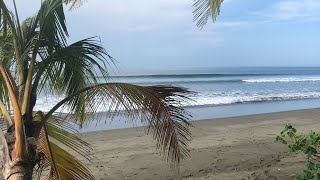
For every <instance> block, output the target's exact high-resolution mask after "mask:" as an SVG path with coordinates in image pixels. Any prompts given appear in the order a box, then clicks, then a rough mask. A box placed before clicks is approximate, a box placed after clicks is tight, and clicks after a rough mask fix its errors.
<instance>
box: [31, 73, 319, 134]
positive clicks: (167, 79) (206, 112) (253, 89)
mask: <svg viewBox="0 0 320 180" xmlns="http://www.w3.org/2000/svg"><path fill="white" fill-rule="evenodd" d="M112 79H113V80H114V81H117V82H128V83H133V84H137V85H172V86H181V87H186V88H189V89H190V90H192V91H195V92H197V94H196V95H193V96H192V97H191V98H192V99H193V100H194V101H190V102H189V103H188V105H187V106H188V107H187V109H188V110H189V111H190V112H192V114H193V116H194V117H193V120H199V119H208V118H219V117H232V116H240V115H249V114H259V113H268V112H279V111H286V110H296V109H307V108H318V107H320V67H295V68H289V67H282V68H274V67H273V68H272V67H264V68H262V67H254V68H253V67H252V68H213V69H210V68H207V69H198V70H189V71H179V73H161V74H159V73H149V74H143V75H136V74H135V75H131V76H130V75H126V76H114V77H113V78H112ZM59 99H60V98H59V97H57V96H54V95H51V96H49V95H46V96H45V95H42V96H41V97H40V98H39V100H38V105H37V106H36V107H37V109H42V110H44V111H46V110H48V109H50V106H49V104H52V103H54V102H58V101H59ZM100 111H101V112H103V111H105V110H104V109H101V110H100ZM102 122H103V124H104V125H103V126H102V125H101V124H102ZM102 122H100V123H98V124H100V125H98V128H97V127H95V124H94V125H88V126H87V127H86V128H85V129H84V130H85V131H87V130H92V128H95V130H103V129H114V128H124V127H132V124H125V123H123V121H122V120H119V121H118V120H114V121H113V122H112V123H111V124H110V123H109V121H108V120H105V119H103V120H102ZM105 122H106V123H105ZM136 125H137V126H139V125H140V124H139V123H137V124H136Z"/></svg>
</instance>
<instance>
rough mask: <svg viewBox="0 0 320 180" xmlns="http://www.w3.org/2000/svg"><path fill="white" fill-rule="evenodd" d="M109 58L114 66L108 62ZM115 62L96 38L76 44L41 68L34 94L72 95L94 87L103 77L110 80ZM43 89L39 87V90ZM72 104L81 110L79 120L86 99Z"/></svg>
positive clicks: (38, 66) (58, 50)
mask: <svg viewBox="0 0 320 180" xmlns="http://www.w3.org/2000/svg"><path fill="white" fill-rule="evenodd" d="M105 56H106V57H108V58H109V59H110V62H109V61H107V59H106V58H105ZM113 61H114V60H113V58H112V57H111V56H110V55H109V54H108V53H107V52H106V51H105V50H104V48H103V47H102V46H101V45H100V44H99V42H98V41H96V40H95V39H94V38H88V39H84V40H81V41H78V42H75V43H73V44H71V45H69V46H67V47H64V48H62V49H57V50H56V51H55V52H53V53H52V54H51V55H48V56H47V58H46V59H44V60H43V61H42V62H39V63H38V64H37V69H38V72H37V73H36V77H35V80H34V84H33V90H32V91H33V92H34V93H36V90H38V92H37V93H39V92H41V91H42V90H49V92H48V93H53V92H55V93H60V94H66V95H67V96H68V95H71V94H73V93H75V92H76V91H78V90H80V89H82V88H84V87H87V86H88V85H90V84H97V83H98V82H99V79H98V78H97V77H99V76H101V77H102V78H103V80H107V79H108V77H109V75H108V71H107V70H106V68H107V65H106V64H105V63H113ZM38 86H39V87H38ZM70 104H74V106H73V108H74V109H77V111H75V113H77V114H78V115H79V116H80V115H81V114H82V112H83V111H82V109H83V108H84V107H85V105H86V104H85V103H84V100H83V97H82V96H78V97H77V98H74V99H73V101H72V102H70Z"/></svg>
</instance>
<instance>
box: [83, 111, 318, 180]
mask: <svg viewBox="0 0 320 180" xmlns="http://www.w3.org/2000/svg"><path fill="white" fill-rule="evenodd" d="M287 123H290V124H292V125H294V126H295V127H297V128H298V130H299V132H307V131H308V130H310V129H314V130H318V129H320V109H310V110H298V111H290V112H281V113H270V114H262V115H252V116H242V117H234V118H223V119H214V120H202V121H196V122H194V123H193V125H194V128H192V134H193V141H192V143H191V144H190V149H191V157H190V158H188V159H185V160H183V162H182V163H181V169H180V173H178V172H177V171H175V170H172V169H171V168H170V167H169V166H168V163H167V162H166V161H163V160H162V158H161V157H160V156H159V154H158V153H157V152H156V151H155V146H154V142H153V141H152V138H151V136H147V135H145V134H144V131H143V129H142V128H129V129H120V130H110V131H101V132H91V133H86V134H84V135H83V138H84V139H85V140H86V141H88V142H89V143H91V144H92V147H93V155H92V157H93V159H92V161H93V163H91V164H88V165H89V167H90V169H91V170H92V172H93V174H94V175H95V176H96V179H116V180H118V179H119V180H121V179H143V180H144V179H188V180H189V179H217V180H218V179H221V180H228V179H230V180H237V179H281V180H282V179H293V177H294V176H295V175H296V174H297V173H299V172H300V171H301V170H302V169H303V168H304V165H305V159H304V157H303V156H302V155H301V154H293V153H288V149H287V147H286V146H285V145H282V144H280V143H275V142H274V141H275V137H276V135H277V134H278V133H279V132H280V131H281V130H282V129H283V127H284V126H285V125H286V124H287Z"/></svg>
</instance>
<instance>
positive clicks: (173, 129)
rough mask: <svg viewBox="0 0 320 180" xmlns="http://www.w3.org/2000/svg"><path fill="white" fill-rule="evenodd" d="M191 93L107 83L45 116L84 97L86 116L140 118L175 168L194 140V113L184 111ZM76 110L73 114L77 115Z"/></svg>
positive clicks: (58, 105)
mask: <svg viewBox="0 0 320 180" xmlns="http://www.w3.org/2000/svg"><path fill="white" fill-rule="evenodd" d="M189 93H190V91H188V90H186V89H184V88H178V87H167V86H137V85H132V84H126V83H106V84H99V85H94V86H90V87H87V88H84V89H82V90H80V91H78V92H77V93H74V94H73V95H70V96H69V97H67V98H65V99H64V100H62V101H61V102H59V103H58V104H57V105H56V106H54V107H53V109H51V110H50V111H49V112H48V114H47V115H46V116H45V117H44V121H43V122H45V121H46V119H48V118H49V117H50V115H51V114H52V113H53V112H55V111H56V110H57V109H58V108H59V107H61V106H62V105H64V104H66V103H68V102H70V101H71V102H72V100H73V98H75V97H78V96H79V95H84V97H85V103H86V104H87V106H86V107H87V108H86V109H84V110H85V112H86V113H85V114H87V113H89V114H90V113H92V112H96V111H97V109H99V108H104V110H105V111H107V112H109V113H107V115H106V116H107V117H106V118H111V119H112V118H114V116H115V114H119V113H120V112H122V110H125V111H126V112H127V113H126V116H127V117H128V118H130V119H132V120H137V119H140V120H141V122H142V123H143V124H144V125H145V127H146V130H147V132H149V131H151V132H152V133H153V138H154V139H155V140H156V144H157V149H159V150H161V152H163V155H164V156H165V157H166V158H167V160H168V161H171V163H172V165H178V164H179V163H180V160H181V159H183V158H185V157H186V156H188V155H189V150H188V148H187V146H188V143H189V142H190V140H191V134H190V131H189V128H188V126H189V125H190V124H189V122H188V120H189V119H190V117H191V116H190V114H189V113H188V112H187V111H185V110H184V109H183V108H181V105H182V103H184V102H185V101H186V100H187V99H188V98H187V97H186V95H188V94H189ZM74 111H75V109H72V106H71V112H74ZM78 123H79V124H80V125H83V124H84V123H88V121H87V119H81V120H80V121H78Z"/></svg>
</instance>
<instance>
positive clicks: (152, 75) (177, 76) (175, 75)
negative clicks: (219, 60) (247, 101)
mask: <svg viewBox="0 0 320 180" xmlns="http://www.w3.org/2000/svg"><path fill="white" fill-rule="evenodd" d="M280 75H286V74H274V73H261V74H260V73H243V74H242V73H236V74H232V73H231V74H229V73H228V74H227V73H221V74H151V75H124V76H112V78H204V77H235V76H280ZM290 75H292V74H290Z"/></svg>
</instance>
